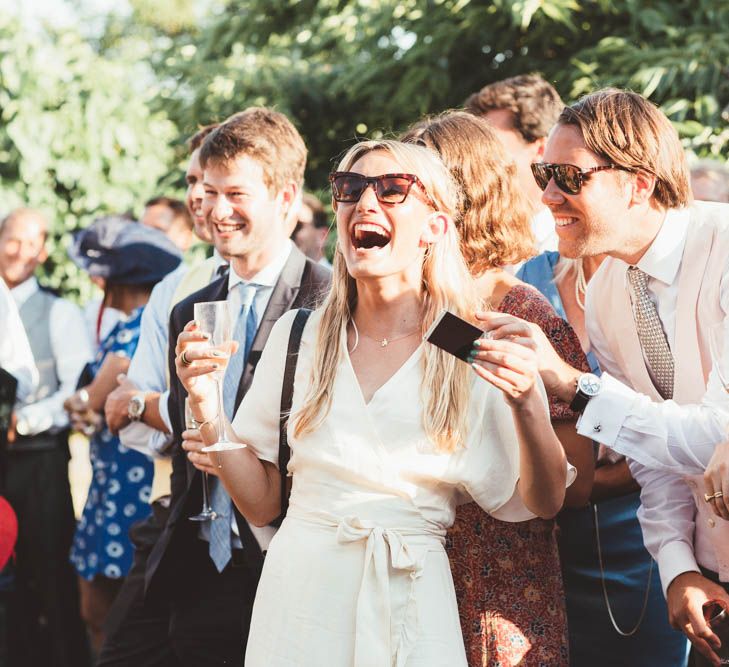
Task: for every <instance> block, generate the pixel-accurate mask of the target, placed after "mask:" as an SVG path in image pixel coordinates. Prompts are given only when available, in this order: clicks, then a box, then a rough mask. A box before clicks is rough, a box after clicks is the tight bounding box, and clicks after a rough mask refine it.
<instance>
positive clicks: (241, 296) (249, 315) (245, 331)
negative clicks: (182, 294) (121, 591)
mask: <svg viewBox="0 0 729 667" xmlns="http://www.w3.org/2000/svg"><path fill="white" fill-rule="evenodd" d="M257 288H258V285H254V284H244V283H239V284H238V285H236V287H235V288H234V289H235V290H236V293H231V294H230V298H231V299H235V300H236V301H234V303H238V304H240V312H239V315H238V319H237V320H236V322H235V327H234V329H233V339H234V340H236V341H238V351H237V352H236V353H235V354H234V355H233V356H232V357H231V358H230V361H229V362H228V368H227V369H226V372H225V379H224V380H223V406H224V408H225V414H226V416H227V417H228V418H229V419H232V418H233V412H234V409H235V397H236V394H237V393H238V385H239V384H240V379H241V375H242V374H243V368H244V367H245V362H246V360H247V359H248V353H249V352H250V350H251V346H252V345H253V339H254V338H255V335H256V330H257V329H258V322H257V321H256V312H255V308H253V300H254V299H255V297H256V290H257ZM211 482H213V483H212V489H211V494H210V504H211V506H212V508H213V511H214V512H215V514H216V515H217V518H216V519H215V521H213V522H211V525H210V558H212V560H213V563H215V567H216V568H217V570H218V572H222V571H223V570H224V569H225V566H226V565H227V564H228V562H229V561H230V555H231V548H232V547H231V542H230V540H231V517H232V514H233V503H232V501H231V499H230V496H229V495H228V493H227V492H226V490H225V489H224V488H223V485H222V484H221V483H220V482H219V481H218V480H212V479H211Z"/></svg>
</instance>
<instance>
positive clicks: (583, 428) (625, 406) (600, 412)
mask: <svg viewBox="0 0 729 667" xmlns="http://www.w3.org/2000/svg"><path fill="white" fill-rule="evenodd" d="M689 216H690V211H689V210H688V209H683V210H671V211H669V212H668V213H667V215H666V219H665V221H664V223H663V225H662V226H661V229H660V231H659V232H658V235H657V236H656V238H655V240H654V242H653V243H652V245H651V246H650V248H649V249H648V251H647V252H646V253H645V255H644V256H643V257H642V259H641V260H640V261H639V262H638V268H640V269H641V270H642V271H644V272H645V273H646V274H647V275H648V292H649V294H650V296H651V298H652V299H653V301H654V302H655V304H656V307H657V311H658V317H659V318H660V320H661V324H662V325H663V329H664V331H665V333H666V338H667V340H668V344H669V346H671V347H672V348H673V346H674V340H675V333H676V326H675V314H676V301H677V299H678V278H679V275H680V269H681V261H682V256H683V250H684V246H685V243H686V230H687V225H688V222H689ZM720 280H721V290H720V292H721V308H722V310H723V311H724V313H729V267H727V269H726V270H725V272H724V274H723V275H722V276H721V278H720ZM591 284H592V283H591ZM599 298H600V295H596V294H593V293H592V292H591V291H590V285H588V288H587V298H586V305H585V323H586V326H587V331H588V334H589V336H590V344H591V347H592V349H593V350H594V352H595V354H596V355H597V357H598V359H599V361H600V368H601V369H602V370H603V375H602V388H601V390H600V393H599V394H598V395H597V396H596V397H595V398H593V399H592V400H590V402H589V403H588V404H587V407H586V408H585V411H584V412H583V414H582V416H581V417H580V420H579V422H578V429H577V430H578V432H579V433H580V435H584V436H586V437H588V438H592V439H593V440H596V441H598V442H600V443H602V444H603V445H605V446H607V447H610V448H612V449H614V450H615V451H617V452H619V453H620V454H623V455H625V456H627V457H628V458H631V459H633V460H635V461H638V462H639V463H642V464H643V465H646V466H649V467H651V468H656V469H661V470H665V471H670V472H674V473H680V474H689V475H693V474H700V473H702V472H703V471H704V469H705V468H706V465H707V463H708V461H709V459H710V458H711V455H712V453H713V452H714V448H715V447H716V445H717V443H719V442H721V441H722V440H725V439H726V433H727V428H729V397H728V396H727V394H726V392H725V391H724V389H723V387H722V385H721V382H720V380H719V378H718V376H717V374H716V372H715V371H713V370H712V372H711V374H710V376H709V382H708V386H707V389H706V393H705V394H704V396H703V398H702V400H701V403H700V404H698V405H678V404H677V403H676V402H674V401H664V402H662V403H657V402H654V401H653V400H651V398H649V397H648V396H646V395H644V394H640V393H638V392H636V391H634V390H633V389H632V388H630V387H629V386H628V384H627V383H626V381H625V378H624V377H622V375H621V374H620V373H619V371H618V370H617V367H616V362H615V360H614V359H613V358H612V357H611V355H610V353H609V352H608V351H607V345H606V343H605V338H604V336H603V334H602V332H601V331H600V329H599V328H598V326H597V324H596V319H595V317H594V316H593V315H592V312H591V311H592V301H593V299H599ZM621 316H622V317H632V314H631V313H624V314H621ZM728 326H729V322H728V321H727V320H725V327H728ZM727 332H728V335H729V328H728V329H727ZM644 358H645V355H644ZM646 366H647V367H648V364H647V363H646ZM649 372H650V371H649ZM677 381H678V382H680V381H681V380H680V378H678V379H677Z"/></svg>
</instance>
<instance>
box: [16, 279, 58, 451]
mask: <svg viewBox="0 0 729 667" xmlns="http://www.w3.org/2000/svg"><path fill="white" fill-rule="evenodd" d="M56 298H57V297H55V296H53V295H52V294H49V293H48V292H45V291H44V290H42V289H39V290H38V291H37V292H35V293H34V294H33V295H32V296H31V297H30V298H29V299H27V300H26V302H25V303H24V304H23V305H22V306H21V307H20V319H21V320H22V321H23V326H24V327H25V333H26V334H27V336H28V342H29V343H30V349H31V351H32V352H33V358H34V359H35V365H36V367H37V368H38V376H39V377H38V388H37V389H36V390H35V391H34V392H33V393H32V394H31V395H30V396H29V397H28V398H27V399H26V400H25V404H26V405H29V404H31V403H35V402H36V401H40V400H41V399H43V398H47V397H48V396H51V395H53V394H55V393H56V391H58V387H59V386H60V384H61V383H60V380H59V378H58V374H57V373H56V359H55V357H54V356H53V347H52V346H51V307H52V306H53V302H54V301H55V300H56ZM62 439H63V440H65V435H63V437H62ZM58 441H59V438H58V437H57V436H56V435H54V434H51V433H49V432H46V433H39V434H38V435H33V436H18V438H17V439H16V441H15V444H13V445H11V446H10V448H9V451H12V450H14V449H16V448H17V449H23V450H27V449H50V448H52V447H55V446H56V445H57V443H58Z"/></svg>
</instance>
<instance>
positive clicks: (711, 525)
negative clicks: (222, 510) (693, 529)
mask: <svg viewBox="0 0 729 667" xmlns="http://www.w3.org/2000/svg"><path fill="white" fill-rule="evenodd" d="M706 523H708V524H709V528H713V527H714V526H715V525H716V521H714V519H709V520H708V521H707V522H706Z"/></svg>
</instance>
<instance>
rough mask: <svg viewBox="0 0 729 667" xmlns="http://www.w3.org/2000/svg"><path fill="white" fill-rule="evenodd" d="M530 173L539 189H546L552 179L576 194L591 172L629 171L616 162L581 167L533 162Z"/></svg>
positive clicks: (570, 192) (557, 184) (565, 189)
mask: <svg viewBox="0 0 729 667" xmlns="http://www.w3.org/2000/svg"><path fill="white" fill-rule="evenodd" d="M531 167H532V174H534V180H535V181H536V182H537V185H538V186H539V189H540V190H546V189H547V185H549V181H551V180H552V179H554V183H555V185H556V186H557V187H558V188H559V189H560V190H562V192H566V193H567V194H568V195H578V194H580V190H582V186H583V184H584V183H585V181H586V180H587V179H588V178H590V175H591V174H594V173H596V172H598V171H606V170H608V169H619V170H621V171H630V169H627V168H626V167H621V166H619V165H617V164H605V165H601V166H599V167H590V168H589V169H582V168H580V167H578V166H576V165H574V164H553V163H550V162H533V163H532V165H531Z"/></svg>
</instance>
